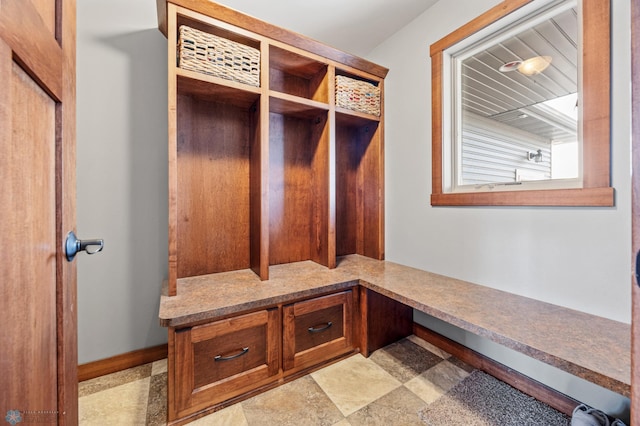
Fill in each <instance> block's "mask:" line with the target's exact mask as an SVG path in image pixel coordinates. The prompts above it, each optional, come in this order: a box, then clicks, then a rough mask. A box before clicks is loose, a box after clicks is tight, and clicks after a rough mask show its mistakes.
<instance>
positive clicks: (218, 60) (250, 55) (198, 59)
mask: <svg viewBox="0 0 640 426" xmlns="http://www.w3.org/2000/svg"><path fill="white" fill-rule="evenodd" d="M179 33H180V36H179V41H178V57H179V62H178V66H179V67H180V68H183V69H186V70H191V71H196V72H201V73H204V74H209V75H213V76H216V77H220V78H226V79H228V80H233V81H238V82H240V83H245V84H250V85H252V86H260V51H259V50H258V49H254V48H253V47H249V46H245V45H244V44H241V43H236V42H235V41H231V40H227V39H226V38H222V37H218V36H215V35H213V34H208V33H205V32H203V31H200V30H196V29H194V28H191V27H188V26H186V25H182V26H180V30H179Z"/></svg>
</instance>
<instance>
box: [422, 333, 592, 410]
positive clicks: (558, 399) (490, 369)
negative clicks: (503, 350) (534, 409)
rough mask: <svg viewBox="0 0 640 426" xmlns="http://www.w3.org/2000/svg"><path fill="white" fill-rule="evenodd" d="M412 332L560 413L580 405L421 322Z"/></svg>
mask: <svg viewBox="0 0 640 426" xmlns="http://www.w3.org/2000/svg"><path fill="white" fill-rule="evenodd" d="M413 334H415V335H416V336H418V337H420V338H421V339H423V340H426V341H427V342H429V343H431V344H432V345H434V346H437V347H438V348H440V349H442V350H444V351H445V352H448V353H450V354H451V355H453V356H454V357H456V358H458V359H459V360H461V361H464V362H466V363H467V364H469V365H471V366H472V367H474V368H476V369H478V370H482V371H484V372H485V373H487V374H490V375H492V376H493V377H495V378H496V379H499V380H502V381H503V382H505V383H507V384H509V385H510V386H512V387H514V388H516V389H518V390H519V391H521V392H523V393H526V394H527V395H529V396H531V397H533V398H535V399H537V400H538V401H541V402H543V403H545V404H547V405H549V406H551V407H553V408H555V409H556V410H558V411H560V412H561V413H564V414H566V415H569V416H570V415H571V413H573V410H574V408H575V407H576V406H578V405H580V402H578V401H576V400H575V399H573V398H571V397H569V396H567V395H565V394H563V393H560V392H558V391H557V390H555V389H552V388H550V387H549V386H547V385H544V384H542V383H540V382H538V381H536V380H533V379H532V378H530V377H528V376H525V375H524V374H522V373H519V372H517V371H515V370H513V369H512V368H509V367H507V366H506V365H504V364H500V363H499V362H497V361H494V360H492V359H491V358H488V357H486V356H485V355H482V354H480V353H478V352H476V351H474V350H472V349H469V348H467V347H466V346H463V345H461V344H460V343H458V342H454V341H453V340H451V339H449V338H447V337H445V336H443V335H441V334H438V333H436V332H435V331H432V330H429V329H428V328H426V327H423V326H422V325H420V324H416V323H414V324H413Z"/></svg>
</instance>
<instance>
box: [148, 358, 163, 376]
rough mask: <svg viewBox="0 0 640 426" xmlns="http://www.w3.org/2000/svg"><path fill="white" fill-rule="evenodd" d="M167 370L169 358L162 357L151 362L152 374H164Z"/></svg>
mask: <svg viewBox="0 0 640 426" xmlns="http://www.w3.org/2000/svg"><path fill="white" fill-rule="evenodd" d="M166 372H167V359H166V358H165V359H161V360H160V361H156V362H154V363H153V364H151V375H152V376H154V375H156V374H162V373H166Z"/></svg>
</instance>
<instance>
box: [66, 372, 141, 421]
mask: <svg viewBox="0 0 640 426" xmlns="http://www.w3.org/2000/svg"><path fill="white" fill-rule="evenodd" d="M149 381H150V378H149V377H147V378H145V379H140V380H136V381H133V382H129V383H125V384H123V385H120V386H116V387H113V388H109V389H106V390H103V391H100V392H96V393H93V394H91V395H87V396H83V397H81V398H80V399H79V405H78V409H79V419H80V422H79V423H80V425H83V426H91V425H96V426H104V425H144V424H145V422H146V417H147V402H148V400H149Z"/></svg>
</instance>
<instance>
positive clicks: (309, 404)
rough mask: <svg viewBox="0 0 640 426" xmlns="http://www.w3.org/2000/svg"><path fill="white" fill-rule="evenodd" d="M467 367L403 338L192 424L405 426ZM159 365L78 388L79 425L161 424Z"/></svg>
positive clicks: (163, 368) (163, 376) (163, 367)
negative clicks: (368, 355)
mask: <svg viewBox="0 0 640 426" xmlns="http://www.w3.org/2000/svg"><path fill="white" fill-rule="evenodd" d="M471 371H472V368H471V367H469V366H468V365H466V364H464V363H463V362H461V361H459V360H457V359H456V358H453V357H451V356H450V355H449V354H447V353H445V352H443V351H441V350H440V349H438V348H436V347H434V346H432V345H430V344H429V343H427V342H425V341H424V340H422V339H419V338H417V337H415V336H410V337H408V338H406V339H403V340H401V341H399V342H396V343H393V344H391V345H389V346H387V347H385V348H383V349H380V350H378V351H376V352H374V353H373V354H372V355H371V356H370V357H369V358H364V357H363V356H361V355H359V354H358V355H354V356H352V357H350V358H347V359H345V360H342V361H340V362H338V363H335V364H332V365H330V366H327V367H325V368H323V369H321V370H318V371H316V372H314V373H311V374H309V375H306V376H304V377H302V378H300V379H298V380H295V381H292V382H290V383H287V384H285V385H283V386H280V387H278V388H275V389H272V390H270V391H268V392H265V393H263V394H260V395H257V396H255V397H253V398H251V399H248V400H246V401H243V402H241V403H238V404H235V405H233V406H230V407H228V408H225V409H224V410H221V411H219V412H216V413H213V414H210V415H209V416H206V417H203V418H201V419H198V420H196V421H195V422H193V423H191V424H192V425H233V426H235V425H261V426H262V425H336V426H349V425H352V426H356V425H390V424H393V425H412V424H422V423H421V421H420V419H419V418H418V414H417V413H418V411H419V410H420V409H422V408H423V407H425V406H426V405H427V404H430V403H431V402H433V401H435V400H436V399H438V397H440V396H441V395H443V394H444V393H446V392H447V391H448V390H449V389H451V388H452V387H453V386H454V385H455V384H456V383H458V382H459V381H461V380H462V379H464V378H465V377H466V376H467V375H469V373H470V372H471ZM166 382H167V362H166V360H162V361H157V362H154V363H152V364H146V365H143V366H140V367H135V368H132V369H129V370H125V371H122V372H118V373H114V374H110V375H107V376H103V377H98V378H96V379H92V380H88V381H85V382H82V383H80V389H79V392H80V403H79V407H80V408H79V409H80V424H81V425H101V426H102V425H163V424H165V421H166V418H165V416H166V414H165V413H166V395H167V388H166V386H167V385H166Z"/></svg>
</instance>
